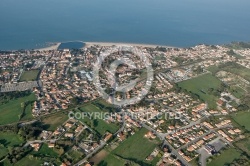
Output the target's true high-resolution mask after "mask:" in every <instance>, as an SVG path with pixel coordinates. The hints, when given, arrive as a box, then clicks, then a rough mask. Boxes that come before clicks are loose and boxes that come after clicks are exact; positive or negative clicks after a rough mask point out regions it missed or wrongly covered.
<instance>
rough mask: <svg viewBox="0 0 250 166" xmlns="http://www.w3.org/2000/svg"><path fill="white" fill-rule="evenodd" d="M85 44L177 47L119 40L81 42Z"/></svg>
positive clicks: (86, 45) (89, 45)
mask: <svg viewBox="0 0 250 166" xmlns="http://www.w3.org/2000/svg"><path fill="white" fill-rule="evenodd" d="M83 43H84V44H85V45H84V47H83V48H87V47H91V46H94V45H99V46H113V45H131V46H136V47H151V48H155V47H157V46H158V47H168V48H177V47H174V46H165V45H157V44H142V43H122V42H121V43H120V42H83Z"/></svg>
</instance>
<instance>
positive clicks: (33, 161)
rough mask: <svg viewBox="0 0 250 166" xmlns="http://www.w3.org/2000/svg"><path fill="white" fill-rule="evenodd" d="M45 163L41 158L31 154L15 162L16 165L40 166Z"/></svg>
mask: <svg viewBox="0 0 250 166" xmlns="http://www.w3.org/2000/svg"><path fill="white" fill-rule="evenodd" d="M43 163H44V161H42V160H41V159H38V158H36V157H29V155H27V156H25V157H24V158H22V159H21V160H19V161H18V162H17V163H16V164H15V166H27V165H32V166H33V165H34V166H40V165H41V164H43Z"/></svg>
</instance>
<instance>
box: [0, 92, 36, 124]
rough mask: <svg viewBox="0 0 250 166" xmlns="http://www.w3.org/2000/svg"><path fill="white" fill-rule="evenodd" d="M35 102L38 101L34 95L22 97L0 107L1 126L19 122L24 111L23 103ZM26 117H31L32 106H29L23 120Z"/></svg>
mask: <svg viewBox="0 0 250 166" xmlns="http://www.w3.org/2000/svg"><path fill="white" fill-rule="evenodd" d="M34 100H36V96H35V94H33V93H32V94H31V95H29V96H25V97H20V98H18V99H14V100H11V101H9V102H7V103H6V104H2V105H0V117H1V118H0V125H2V124H8V123H14V122H17V121H19V116H20V115H21V113H22V110H23V107H22V105H23V103H24V102H26V101H34ZM26 117H27V118H28V117H31V106H28V107H27V108H26V110H25V116H24V117H23V118H26Z"/></svg>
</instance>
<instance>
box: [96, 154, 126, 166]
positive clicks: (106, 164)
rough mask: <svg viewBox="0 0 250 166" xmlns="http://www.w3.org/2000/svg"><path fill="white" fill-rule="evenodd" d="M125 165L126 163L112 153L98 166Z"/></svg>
mask: <svg viewBox="0 0 250 166" xmlns="http://www.w3.org/2000/svg"><path fill="white" fill-rule="evenodd" d="M125 164H126V161H124V160H123V159H121V158H119V157H118V156H116V155H114V154H112V153H110V154H109V155H108V156H107V157H105V159H104V160H103V161H101V162H100V163H99V164H98V166H124V165H125Z"/></svg>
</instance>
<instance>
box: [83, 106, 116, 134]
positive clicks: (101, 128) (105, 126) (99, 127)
mask: <svg viewBox="0 0 250 166" xmlns="http://www.w3.org/2000/svg"><path fill="white" fill-rule="evenodd" d="M80 111H82V112H89V113H95V112H97V113H105V112H107V111H106V110H100V109H99V108H98V107H96V106H94V105H93V104H87V105H85V106H83V107H81V108H80ZM103 117H104V114H102V116H100V118H99V117H98V116H97V117H95V116H93V117H92V119H90V118H88V117H83V118H81V119H79V120H80V121H82V122H84V123H86V124H87V125H89V126H90V127H92V128H93V129H95V130H96V131H97V132H98V133H99V134H101V135H104V134H105V133H106V131H109V132H111V133H115V132H116V131H117V130H118V129H119V127H118V126H117V125H116V124H113V123H107V122H106V121H105V120H103V119H102V118H103Z"/></svg>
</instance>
